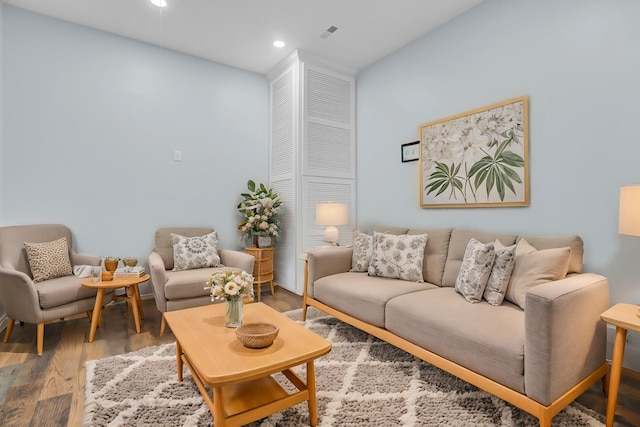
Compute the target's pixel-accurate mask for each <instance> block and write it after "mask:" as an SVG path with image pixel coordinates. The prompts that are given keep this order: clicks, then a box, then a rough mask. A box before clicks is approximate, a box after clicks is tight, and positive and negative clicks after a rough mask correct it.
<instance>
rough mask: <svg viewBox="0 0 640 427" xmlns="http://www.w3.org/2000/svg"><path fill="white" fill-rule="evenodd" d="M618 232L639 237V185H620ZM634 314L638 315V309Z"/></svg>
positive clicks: (639, 313)
mask: <svg viewBox="0 0 640 427" xmlns="http://www.w3.org/2000/svg"><path fill="white" fill-rule="evenodd" d="M618 233H619V234H624V235H626V236H635V237H640V185H626V186H623V187H620V211H619V217H618ZM636 314H637V315H638V317H640V310H638V311H637V312H636Z"/></svg>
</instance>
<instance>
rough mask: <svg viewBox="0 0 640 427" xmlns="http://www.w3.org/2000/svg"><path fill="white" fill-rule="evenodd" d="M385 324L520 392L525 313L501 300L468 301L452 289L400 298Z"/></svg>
mask: <svg viewBox="0 0 640 427" xmlns="http://www.w3.org/2000/svg"><path fill="white" fill-rule="evenodd" d="M385 317H386V324H385V326H386V328H387V329H388V330H389V331H391V332H393V333H394V334H396V335H398V336H399V337H401V338H404V339H406V340H408V341H411V342H412V343H414V344H417V345H419V346H421V347H424V348H425V349H428V350H429V351H431V352H432V353H435V354H438V355H440V356H442V357H444V358H445V359H448V360H451V361H452V362H455V363H457V364H459V365H462V366H464V367H466V368H468V369H471V370H472V371H475V372H477V373H479V374H481V375H484V376H486V377H488V378H491V379H492V380H494V381H497V382H499V383H500V384H503V385H505V386H507V387H509V388H512V389H514V390H516V391H518V392H520V393H524V311H523V310H521V309H520V308H519V307H518V306H516V305H514V304H511V303H509V302H506V301H505V302H504V303H503V304H502V305H500V306H498V307H496V306H492V305H490V304H488V303H487V302H486V301H481V302H479V303H477V304H469V303H467V301H466V300H465V299H464V298H463V297H462V295H460V294H458V293H456V291H455V290H454V289H452V288H438V289H432V290H429V291H423V292H414V293H412V294H410V295H403V296H398V297H397V298H394V299H392V300H390V301H389V302H388V303H387V305H386V316H385Z"/></svg>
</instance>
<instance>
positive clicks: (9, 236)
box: [0, 224, 71, 277]
mask: <svg viewBox="0 0 640 427" xmlns="http://www.w3.org/2000/svg"><path fill="white" fill-rule="evenodd" d="M63 237H65V238H66V240H67V246H68V249H69V253H71V230H69V228H68V227H67V226H65V225H62V224H34V225H14V226H10V227H0V265H2V266H4V267H13V268H15V269H16V270H18V271H21V272H23V273H24V274H26V275H28V276H30V277H33V275H32V273H31V269H30V268H29V259H28V258H27V250H26V249H25V247H24V242H30V243H46V242H52V241H54V240H58V239H61V238H63Z"/></svg>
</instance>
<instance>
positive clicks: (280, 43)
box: [273, 40, 284, 47]
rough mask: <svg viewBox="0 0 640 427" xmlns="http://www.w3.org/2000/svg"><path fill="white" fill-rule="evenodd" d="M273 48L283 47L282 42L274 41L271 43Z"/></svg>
mask: <svg viewBox="0 0 640 427" xmlns="http://www.w3.org/2000/svg"><path fill="white" fill-rule="evenodd" d="M273 45H274V46H275V47H284V42H283V41H282V40H276V41H274V42H273Z"/></svg>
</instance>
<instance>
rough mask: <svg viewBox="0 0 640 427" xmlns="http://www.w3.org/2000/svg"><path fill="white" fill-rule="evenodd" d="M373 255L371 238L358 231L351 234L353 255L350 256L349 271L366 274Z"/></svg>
mask: <svg viewBox="0 0 640 427" xmlns="http://www.w3.org/2000/svg"><path fill="white" fill-rule="evenodd" d="M372 254H373V236H368V235H366V234H364V233H361V232H359V231H357V230H356V231H354V232H353V255H352V256H351V271H355V272H360V273H362V272H365V273H366V272H367V271H368V270H369V263H370V262H371V255H372Z"/></svg>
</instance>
